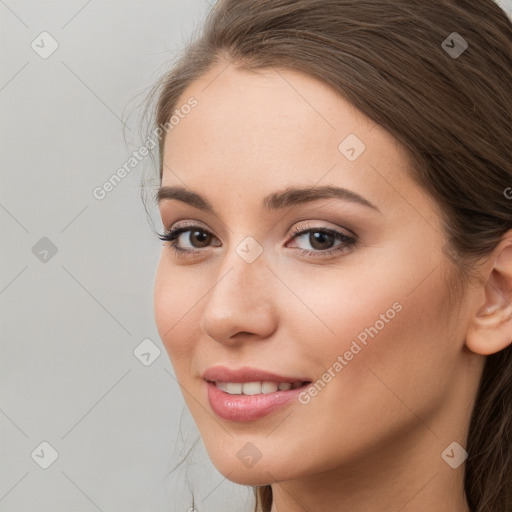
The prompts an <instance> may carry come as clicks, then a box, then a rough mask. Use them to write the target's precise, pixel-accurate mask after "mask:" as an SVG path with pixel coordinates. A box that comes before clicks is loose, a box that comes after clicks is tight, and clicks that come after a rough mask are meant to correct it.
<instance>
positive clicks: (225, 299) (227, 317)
mask: <svg viewBox="0 0 512 512" xmlns="http://www.w3.org/2000/svg"><path fill="white" fill-rule="evenodd" d="M233 253H234V254H232V255H231V256H230V257H229V258H228V259H226V260H225V261H224V264H223V265H222V268H221V269H220V271H219V273H218V275H217V279H216V283H215V284H214V285H213V287H212V288H211V290H210V292H209V293H208V294H207V297H206V299H205V300H207V301H208V302H207V304H206V306H205V309H204V310H203V315H202V318H201V321H200V327H201V329H202V330H203V331H204V332H205V333H206V334H208V336H210V337H211V338H212V339H214V340H215V341H217V342H218V343H222V344H226V345H234V344H236V343H239V342H240V341H242V340H248V339H254V340H256V339H265V338H268V337H269V336H270V335H271V334H272V333H273V332H274V331H275V329H276V326H277V316H276V315H277V308H276V307H275V306H276V304H275V302H274V300H275V293H273V283H272V281H275V276H274V275H273V274H272V272H271V271H270V270H269V269H268V268H267V266H266V263H265V261H264V259H263V258H262V257H261V256H260V257H259V258H258V259H256V260H255V261H253V262H252V263H247V262H246V261H244V260H243V259H242V258H241V257H240V256H239V255H238V254H236V252H234V251H233ZM274 286H275V284H274Z"/></svg>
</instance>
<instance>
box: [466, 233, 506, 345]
mask: <svg viewBox="0 0 512 512" xmlns="http://www.w3.org/2000/svg"><path fill="white" fill-rule="evenodd" d="M511 234H512V232H511V231H509V232H508V233H507V236H505V237H504V238H503V239H502V241H501V242H500V244H498V246H497V247H496V250H495V252H494V257H495V259H494V264H493V265H492V267H491V269H490V271H489V267H488V266H486V269H487V270H486V272H487V275H488V279H487V281H485V283H484V284H482V287H483V290H482V291H483V293H484V294H485V300H484V302H483V304H481V305H480V306H479V307H478V308H477V310H476V312H475V313H473V315H472V317H471V318H470V322H469V325H468V331H467V333H466V345H467V347H468V348H469V350H471V351H472V352H475V353H477V354H481V355H490V354H494V353H496V352H499V351H500V350H503V349H504V348H507V347H508V346H509V345H510V344H511V342H512V236H511ZM491 261H492V260H491Z"/></svg>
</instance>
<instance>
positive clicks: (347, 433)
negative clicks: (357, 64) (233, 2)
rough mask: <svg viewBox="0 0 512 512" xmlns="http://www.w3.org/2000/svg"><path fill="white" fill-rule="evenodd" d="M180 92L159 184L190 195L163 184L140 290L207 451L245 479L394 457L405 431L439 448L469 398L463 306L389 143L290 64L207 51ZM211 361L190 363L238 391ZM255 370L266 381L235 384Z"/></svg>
mask: <svg viewBox="0 0 512 512" xmlns="http://www.w3.org/2000/svg"><path fill="white" fill-rule="evenodd" d="M191 97H194V98H195V100H196V101H197V105H196V106H195V107H194V108H192V109H189V108H186V109H183V110H182V112H185V111H186V112H189V111H190V113H188V114H186V115H184V114H182V115H181V116H180V120H179V123H177V124H176V125H175V126H174V127H173V128H172V130H171V131H170V132H169V134H168V135H167V138H166V142H165V155H164V170H163V178H162V187H181V188H183V189H184V191H185V192H186V193H187V194H194V197H197V196H200V198H201V202H199V201H197V200H196V201H195V202H192V201H189V200H187V198H186V197H185V196H184V195H183V194H182V195H181V196H180V197H181V199H177V198H176V195H175V194H173V192H172V190H171V189H170V188H163V189H162V192H161V198H160V199H161V200H160V201H159V208H160V212H161V217H162V222H163V226H164V228H165V229H167V230H171V229H174V228H179V227H184V226H188V227H189V231H186V230H185V231H183V232H182V233H181V234H178V235H177V237H176V238H175V239H174V241H172V242H166V243H165V244H164V246H163V248H162V253H161V257H160V262H159V266H158V271H157V276H156V284H155V294H154V305H155V316H156V322H157V327H158V331H159V334H160V336H161V338H162V340H163V343H164V345H165V347H166V349H167V351H168V354H169V356H170V359H171V361H172V364H173V366H174V369H175V373H176V377H177V379H178V381H179V383H180V385H181V387H182V391H183V395H184V398H185V401H186V403H187V405H188V407H189V409H190V411H191V414H192V415H193V417H194V420H195V422H196V423H197V426H198V428H199V431H200V433H201V435H202V438H203V440H204V443H205V446H206V449H207V451H208V454H209V456H210V457H211V459H212V461H213V463H214V464H215V466H216V467H217V468H218V470H219V471H220V472H221V473H222V474H224V475H225V476H226V477H229V479H230V480H233V481H235V482H238V483H243V484H250V485H261V484H263V483H269V482H273V481H280V480H290V479H294V478H301V477H304V476H307V475H313V474H315V473H318V472H320V471H325V470H329V469H334V468H339V467H343V465H345V464H349V463H350V464H352V468H354V464H355V463H356V461H358V463H362V461H364V460H365V457H372V458H374V457H375V456H377V455H378V454H380V455H383V454H387V455H386V456H388V457H389V456H390V454H395V455H396V457H397V458H399V457H404V456H405V454H404V453H401V451H400V450H399V447H403V446H404V443H407V442H408V441H411V444H410V446H419V445H421V446H422V449H428V450H430V449H431V450H432V453H433V454H434V455H435V457H436V460H437V459H439V460H440V454H441V452H442V450H443V449H444V448H445V447H446V446H447V445H449V444H450V443H451V442H452V441H453V440H454V439H453V437H452V434H453V428H451V427H450V428H448V424H450V425H452V424H453V418H454V417H455V416H456V415H457V414H458V415H459V416H461V415H463V414H464V413H465V412H467V411H466V408H465V407H466V405H467V404H460V406H458V405H456V404H457V401H456V397H457V393H460V392H461V386H459V385H458V384H457V383H458V382H462V381H463V379H464V375H465V374H464V372H466V371H468V367H467V364H465V363H467V360H464V357H467V355H464V334H465V332H464V327H465V320H466V319H465V318H464V315H465V311H466V310H465V309H464V306H463V305H462V306H461V309H460V310H459V307H458V304H456V305H453V302H452V298H453V297H451V296H450V289H449V284H450V282H449V279H450V276H451V273H450V271H449V270H450V267H449V259H448V258H447V256H446V254H445V251H444V250H443V246H444V244H445V241H446V240H445V237H444V235H443V234H442V231H441V218H440V213H439V210H438V209H437V208H436V205H435V203H434V202H433V200H432V199H431V198H430V197H429V196H428V195H427V193H426V192H425V191H424V190H423V189H422V188H420V187H419V186H418V185H417V184H416V183H415V182H413V181H412V180H411V178H410V177H409V176H408V165H409V162H408V161H407V157H406V154H405V152H404V150H403V149H402V148H401V146H400V145H399V144H398V143H397V142H396V140H395V139H394V138H393V137H392V136H391V135H390V134H389V133H388V132H386V131H384V130H383V129H382V128H381V127H380V126H379V125H376V124H375V123H373V122H372V121H371V120H370V119H369V118H367V117H366V116H365V115H363V114H362V113H361V112H360V111H358V110H356V109H355V108H354V107H353V106H352V105H351V104H349V103H348V102H347V101H345V100H343V99H341V98H340V97H339V96H337V95H336V94H335V93H334V92H333V91H332V90H331V89H330V88H329V87H327V86H326V85H324V84H322V83H320V82H318V81H316V80H315V79H313V78H311V77H308V76H305V75H302V74H299V73H296V72H292V71H290V70H264V71H261V70H260V71H258V72H257V73H254V72H247V71H241V70H236V69H235V67H234V66H233V65H230V66H228V67H227V68H225V64H222V65H218V66H216V67H215V68H214V69H212V70H211V71H210V72H209V73H208V74H207V75H205V76H203V77H202V78H200V79H199V80H197V81H196V82H194V83H193V84H192V85H191V86H190V87H189V88H188V89H187V90H186V91H185V93H184V94H183V95H182V98H181V99H180V102H179V104H178V105H177V106H176V108H177V109H180V107H181V105H184V104H186V103H187V101H188V100H189V98H191ZM325 187H331V188H330V189H326V188H325ZM292 189H300V190H301V192H295V193H294V192H291V190H292ZM342 189H344V190H345V192H344V191H343V190H342ZM329 190H331V193H329ZM336 190H337V192H333V191H336ZM196 195H197V196H196ZM173 197H174V198H173ZM200 203H201V204H200ZM206 204H208V205H209V206H211V211H209V210H208V209H207V208H206V207H205V205H206ZM201 206H202V207H201ZM172 244H177V245H178V246H179V248H182V249H186V250H189V251H192V252H190V253H183V254H181V253H180V254H176V253H175V252H174V249H173V248H172V247H171V245H172ZM214 367H224V368H225V369H227V370H234V371H235V373H231V374H225V373H224V374H222V373H217V374H215V373H209V374H207V375H206V377H207V378H208V380H213V381H217V380H218V381H228V382H231V384H229V385H228V386H224V387H225V389H227V390H228V391H231V392H233V393H236V394H231V393H228V392H226V391H223V390H222V389H220V388H217V387H216V385H215V384H211V383H208V382H207V379H205V372H207V371H208V370H209V369H212V368H214ZM248 369H252V370H254V372H253V373H251V372H250V371H248ZM237 370H241V372H239V373H236V371H237ZM244 370H247V371H245V372H244ZM210 371H211V370H210ZM258 372H268V373H271V374H273V375H271V376H268V375H260V374H259V373H258ZM279 377H281V378H279ZM255 381H256V382H267V384H263V387H261V385H259V384H250V385H247V386H243V385H242V384H241V383H242V382H255ZM279 381H281V382H283V381H284V382H290V383H295V382H296V381H297V382H298V383H301V384H302V383H303V382H310V383H311V384H309V385H308V384H306V385H305V386H304V387H302V388H300V389H296V390H293V389H291V390H286V387H287V386H286V385H284V386H281V388H285V389H282V390H279V389H278V390H277V391H275V389H276V386H277V384H278V383H279ZM220 386H221V387H223V385H222V384H220ZM315 389H316V392H315ZM241 390H243V392H244V394H243V395H240V394H239V393H240V391H241ZM245 392H246V393H247V394H245ZM253 393H254V394H253ZM447 404H449V405H450V407H451V410H450V411H451V412H449V411H448V409H447V407H448V405H447ZM452 415H453V416H452ZM450 422H452V423H450ZM445 434H446V435H445ZM413 439H414V443H413V442H412V440H413ZM420 439H421V440H423V441H422V442H420V441H419V440H420ZM459 439H460V438H459ZM381 469H382V468H381Z"/></svg>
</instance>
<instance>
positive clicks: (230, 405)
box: [206, 382, 308, 421]
mask: <svg viewBox="0 0 512 512" xmlns="http://www.w3.org/2000/svg"><path fill="white" fill-rule="evenodd" d="M206 385H207V387H208V400H209V402H210V406H211V408H212V409H213V411H214V412H215V413H216V414H217V415H218V416H220V417H221V418H223V419H225V420H229V421H253V420H257V419H259V418H262V417H263V416H267V415H269V414H271V413H272V412H274V411H275V410H276V409H278V408H279V407H282V406H284V405H286V404H287V403H289V402H291V401H292V400H294V399H295V398H296V397H297V396H298V395H299V394H300V393H302V392H303V391H304V390H305V389H306V388H307V387H308V384H306V385H304V386H302V387H300V388H296V389H290V390H288V391H275V392H274V393H261V394H258V395H230V394H229V393H226V392H224V391H222V390H221V389H219V388H218V387H217V386H216V385H215V384H214V383H213V382H206Z"/></svg>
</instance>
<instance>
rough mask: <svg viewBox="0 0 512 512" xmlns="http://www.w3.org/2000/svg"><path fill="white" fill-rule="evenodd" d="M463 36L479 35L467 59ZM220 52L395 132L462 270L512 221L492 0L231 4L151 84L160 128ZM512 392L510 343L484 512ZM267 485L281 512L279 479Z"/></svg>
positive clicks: (493, 509) (507, 24)
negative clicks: (287, 73)
mask: <svg viewBox="0 0 512 512" xmlns="http://www.w3.org/2000/svg"><path fill="white" fill-rule="evenodd" d="M453 32H457V33H458V34H459V35H460V36H461V37H462V38H463V39H464V40H465V41H466V42H467V44H468V47H467V49H466V50H465V51H464V52H463V53H462V54H460V55H456V54H453V53H450V52H449V48H457V47H456V46H455V43H454V40H453V38H454V37H455V38H457V37H459V36H454V35H453ZM445 40H446V41H448V42H447V43H443V41H445ZM458 41H460V39H459V40H458ZM457 44H459V43H457ZM458 48H460V45H459V47H458ZM220 60H223V61H226V62H229V63H230V64H231V65H235V66H238V67H240V68H243V69H248V70H253V69H263V68H272V67H275V68H277V67H280V68H289V69H293V70H296V71H300V72H303V73H305V74H307V75H309V76H312V77H314V78H317V79H319V80H321V81H323V82H324V83H327V84H328V85H330V86H331V87H332V88H333V89H334V90H335V91H336V92H338V93H339V94H340V95H342V96H343V97H344V98H346V99H347V100H348V101H349V102H351V103H352V104H353V105H354V106H355V107H357V108H358V109H359V110H360V111H362V112H363V113H364V114H366V115H367V116H368V117H370V118H371V119H373V120H374V121H375V122H377V123H378V124H380V125H381V126H382V127H383V128H385V129H386V130H388V131H389V132H390V133H391V134H392V135H394V136H395V137H396V139H398V140H399V141H400V143H401V144H402V145H403V146H404V147H405V148H406V150H407V152H408V155H409V156H410V158H411V162H412V166H411V168H410V174H411V177H412V178H413V179H415V180H416V181H417V182H418V183H419V184H420V185H421V186H423V187H424V189H425V190H426V191H428V192H429V193H430V194H431V195H432V197H433V198H434V199H435V200H436V202H437V203H438V204H439V206H440V208H441V211H442V212H443V223H444V229H445V233H446V237H447V240H448V242H447V246H448V247H449V252H448V254H451V255H455V258H453V262H454V263H455V267H456V269H457V270H458V271H459V276H461V278H469V277H471V275H472V270H474V268H475V264H476V263H478V262H479V261H480V260H481V259H482V258H484V257H486V256H488V255H489V253H490V252H491V251H492V250H493V249H494V248H495V247H496V245H497V244H498V242H499V241H500V240H501V238H502V236H503V235H504V234H505V233H506V232H507V231H508V230H509V229H511V228H512V200H511V199H510V198H509V197H507V194H505V192H504V191H505V190H507V189H508V187H511V186H512V154H511V151H512V149H511V148H512V94H511V84H512V23H511V21H510V20H509V19H508V18H507V16H506V15H505V13H504V12H503V11H502V10H501V9H500V8H499V7H498V6H497V5H496V4H495V3H494V2H493V1H492V0H478V1H475V0H437V1H436V2H425V1H424V0H220V1H219V2H218V3H217V4H216V5H215V7H214V8H213V10H212V12H211V13H210V15H209V17H208V19H207V20H206V23H205V25H204V28H203V30H202V32H201V34H200V36H199V37H197V38H195V39H194V40H193V41H192V42H191V43H190V44H189V45H188V46H187V47H186V49H185V52H184V54H183V55H182V56H181V58H180V59H179V60H178V61H177V62H176V63H175V65H174V66H173V68H172V69H171V70H170V71H169V72H168V73H166V74H165V75H164V76H163V77H162V78H161V80H159V81H158V83H157V84H156V86H155V87H154V89H153V90H152V92H151V94H150V96H149V98H148V100H149V101H148V103H150V102H151V101H152V100H153V98H155V97H156V98H157V102H156V108H155V113H154V119H153V122H154V126H156V127H158V126H160V127H161V126H164V125H165V124H166V123H167V122H168V121H169V119H170V116H171V115H172V112H173V110H174V109H176V108H177V107H178V106H179V105H178V101H179V99H180V96H181V95H182V94H183V92H184V91H185V89H186V88H187V86H189V85H190V84H191V83H192V82H193V81H194V80H196V79H198V78H199V77H200V76H201V75H203V74H204V73H206V72H207V71H208V70H209V69H211V67H212V66H213V65H215V64H216V63H218V62H219V61H220ZM164 141H165V134H162V135H161V136H160V137H159V150H160V151H159V158H160V162H159V163H160V178H161V177H162V171H163V167H162V159H163V144H164ZM461 282H466V281H465V280H464V279H461ZM511 389H512V346H509V347H507V348H506V349H503V350H501V351H500V352H498V353H496V354H492V355H489V356H487V357H486V362H485V367H484V371H483V375H482V379H481V383H480V388H479V391H478V394H477V397H476V400H475V405H474V409H473V413H472V417H471V422H470V425H469V433H468V440H467V446H466V450H467V451H468V453H469V457H468V459H467V460H466V468H465V493H466V498H467V500H468V503H469V506H470V507H471V510H472V512H497V511H500V512H505V511H512V479H511V478H510V475H511V474H512V393H511ZM255 494H256V496H255V498H256V508H255V511H256V512H258V511H261V512H269V511H270V508H271V503H272V489H271V486H270V485H266V486H262V487H259V488H257V489H256V493H255Z"/></svg>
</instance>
